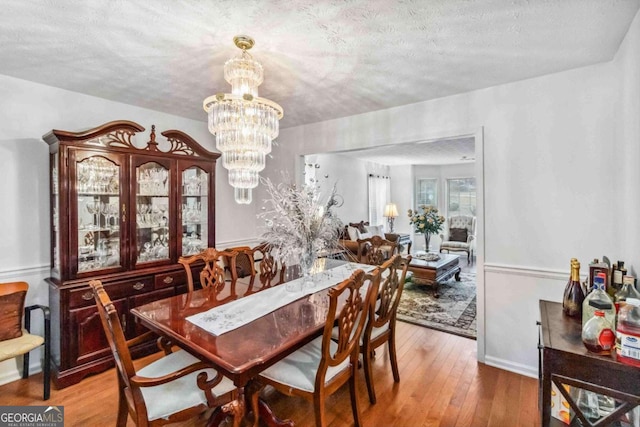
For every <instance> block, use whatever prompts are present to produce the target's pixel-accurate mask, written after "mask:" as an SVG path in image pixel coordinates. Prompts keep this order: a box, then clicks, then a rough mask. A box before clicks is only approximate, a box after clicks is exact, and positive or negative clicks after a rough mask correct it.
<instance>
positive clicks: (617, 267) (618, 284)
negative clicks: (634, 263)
mask: <svg viewBox="0 0 640 427" xmlns="http://www.w3.org/2000/svg"><path fill="white" fill-rule="evenodd" d="M623 269H624V261H618V262H617V263H616V264H613V268H612V269H611V289H609V290H608V293H609V296H611V298H612V299H613V298H615V295H616V292H618V291H619V290H620V289H622V277H623V271H622V270H623Z"/></svg>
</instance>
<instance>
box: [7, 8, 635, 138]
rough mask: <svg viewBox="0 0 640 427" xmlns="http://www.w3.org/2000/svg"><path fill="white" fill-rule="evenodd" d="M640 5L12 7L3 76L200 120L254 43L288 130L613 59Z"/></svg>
mask: <svg viewBox="0 0 640 427" xmlns="http://www.w3.org/2000/svg"><path fill="white" fill-rule="evenodd" d="M639 2H640V0H398V1H390V0H328V1H318V0H259V1H258V0H254V1H246V0H233V1H230V0H217V1H202V0H155V1H152V0H148V1H128V0H109V1H99V0H90V1H88V0H76V1H70V0H47V1H45V0H3V1H2V5H1V7H0V19H1V22H2V25H0V74H6V75H9V76H14V77H19V78H22V79H26V80H31V81H35V82H40V83H44V84H47V85H51V86H55V87H60V88H64V89H69V90H72V91H77V92H82V93H87V94H90V95H94V96H98V97H102V98H107V99H111V100H116V101H120V102H124V103H129V104H134V105H139V106H142V107H146V108H151V109H155V110H159V111H165V112H168V113H172V114H176V115H179V116H184V117H189V118H192V119H196V120H205V119H206V114H205V112H204V111H203V110H202V100H203V99H204V98H205V97H207V96H209V95H212V94H215V93H218V92H228V91H229V85H228V84H227V83H226V82H225V81H224V79H223V75H222V67H223V64H224V62H225V61H226V60H227V59H228V58H230V57H232V56H235V55H236V54H237V52H238V50H237V48H235V46H233V43H232V39H233V36H234V35H237V34H248V35H250V36H252V37H253V38H254V39H255V40H256V46H255V47H254V49H253V50H252V51H251V52H252V54H253V56H254V57H255V58H256V59H257V60H258V61H260V62H262V64H263V65H264V67H265V82H264V84H263V85H262V86H261V92H260V95H261V96H264V97H266V98H269V99H272V100H274V101H276V102H278V103H280V104H281V105H282V106H283V107H284V110H285V118H284V119H283V122H282V126H283V127H290V126H295V125H300V124H304V123H311V122H317V121H321V120H327V119H331V118H337V117H344V116H349V115H353V114H358V113H364V112H367V111H372V110H378V109H383V108H388V107H392V106H397V105H403V104H409V103H413V102H419V101H423V100H427V99H433V98H438V97H442V96H447V95H451V94H456V93H461V92H466V91H469V90H473V89H478V88H484V87H489V86H493V85H497V84H502V83H506V82H511V81H517V80H521V79H525V78H530V77H534V76H539V75H543V74H548V73H553V72H557V71H562V70H566V69H570V68H575V67H580V66H584V65H588V64H593V63H597V62H602V61H607V60H610V59H611V58H612V57H613V55H614V54H615V52H616V50H617V48H618V46H619V44H620V42H621V40H622V38H623V37H624V35H625V33H626V31H627V29H628V27H629V24H630V22H631V20H632V19H633V17H634V15H635V13H636V12H637V10H638V7H639Z"/></svg>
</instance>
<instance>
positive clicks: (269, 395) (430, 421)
mask: <svg viewBox="0 0 640 427" xmlns="http://www.w3.org/2000/svg"><path fill="white" fill-rule="evenodd" d="M397 329H398V336H397V350H398V364H399V367H400V383H399V384H396V383H394V382H393V377H392V375H391V367H390V366H389V361H388V355H387V354H386V348H384V347H381V348H380V349H379V351H378V353H377V355H376V359H375V364H374V376H375V379H376V383H375V384H376V393H377V397H378V403H377V404H375V405H370V404H369V400H368V398H367V390H366V386H365V384H364V374H363V373H362V372H361V370H360V380H361V381H360V387H359V394H360V396H359V397H360V400H359V401H360V409H361V413H362V419H363V424H364V425H365V426H371V427H378V426H401V427H404V426H411V427H414V426H416V427H417V426H421V427H427V426H428V427H481V426H492V427H517V426H531V427H533V426H538V425H539V424H540V421H539V416H538V410H537V408H538V405H537V401H538V394H537V393H538V392H537V390H538V381H537V380H535V379H532V378H527V377H523V376H520V375H517V374H514V373H510V372H506V371H502V370H500V369H496V368H492V367H490V366H486V365H483V364H479V363H477V362H476V360H475V359H476V342H475V341H473V340H469V339H466V338H462V337H458V336H455V335H449V334H445V333H443V332H438V331H434V330H431V329H427V328H423V327H420V326H415V325H410V324H408V323H403V322H398V328H397ZM154 357H156V356H155V355H153V356H149V357H147V358H145V359H141V360H139V361H137V362H136V363H137V364H138V365H140V366H142V365H144V364H145V363H148V362H149V361H150V360H151V359H152V358H154ZM41 397H42V375H41V374H38V375H35V376H32V377H31V378H30V379H28V380H19V381H15V382H13V383H10V384H6V385H4V386H0V404H1V405H45V404H49V405H63V406H64V412H65V426H67V427H70V426H82V427H84V426H96V427H97V426H113V425H115V421H116V408H117V392H116V372H115V370H113V369H111V370H109V371H107V372H104V373H102V374H98V375H94V376H91V377H87V378H86V379H85V380H83V381H82V382H81V383H80V384H77V385H75V386H71V387H68V388H65V389H62V390H55V389H52V390H51V399H50V400H49V401H47V402H46V403H44V402H43V401H42V400H40V399H41ZM264 398H265V400H266V401H267V402H268V403H269V404H270V405H271V407H272V408H273V410H274V411H275V413H276V414H278V415H279V416H280V417H281V418H289V419H291V420H293V421H295V423H296V425H297V426H313V425H314V420H313V407H312V404H311V403H309V402H307V401H305V400H303V399H301V398H293V397H286V396H283V395H280V394H279V393H277V392H276V391H274V390H272V389H268V390H265V392H264ZM326 411H327V418H328V426H329V427H338V426H341V427H342V426H351V425H353V418H352V415H351V405H350V403H349V391H348V388H347V387H346V386H345V387H343V388H342V389H341V390H339V391H338V392H337V393H335V394H334V395H333V396H331V397H330V398H329V399H328V401H327V408H326ZM205 424H206V419H205V417H202V418H200V419H195V420H191V421H190V422H188V423H185V424H182V425H184V426H204V425H205ZM133 425H134V424H133V422H132V421H131V419H129V423H128V426H133Z"/></svg>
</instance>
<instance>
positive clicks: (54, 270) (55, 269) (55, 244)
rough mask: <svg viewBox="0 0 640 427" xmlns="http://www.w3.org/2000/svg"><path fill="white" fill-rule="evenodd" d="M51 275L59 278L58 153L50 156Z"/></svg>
mask: <svg viewBox="0 0 640 427" xmlns="http://www.w3.org/2000/svg"><path fill="white" fill-rule="evenodd" d="M50 161H51V213H52V215H51V275H52V277H55V278H60V214H59V212H60V193H59V189H60V183H59V179H60V172H59V170H58V169H59V164H58V153H55V154H51V158H50Z"/></svg>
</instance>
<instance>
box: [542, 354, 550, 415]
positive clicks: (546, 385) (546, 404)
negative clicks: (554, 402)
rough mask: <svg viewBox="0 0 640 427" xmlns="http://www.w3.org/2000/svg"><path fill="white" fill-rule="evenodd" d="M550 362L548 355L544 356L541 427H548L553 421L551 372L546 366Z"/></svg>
mask: <svg viewBox="0 0 640 427" xmlns="http://www.w3.org/2000/svg"><path fill="white" fill-rule="evenodd" d="M546 360H548V358H547V357H546V355H543V356H542V401H541V402H540V403H541V406H542V407H541V408H540V409H541V418H542V419H541V423H542V424H541V425H542V426H543V427H548V426H549V422H550V421H551V372H550V371H549V367H548V366H545V361H546Z"/></svg>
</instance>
